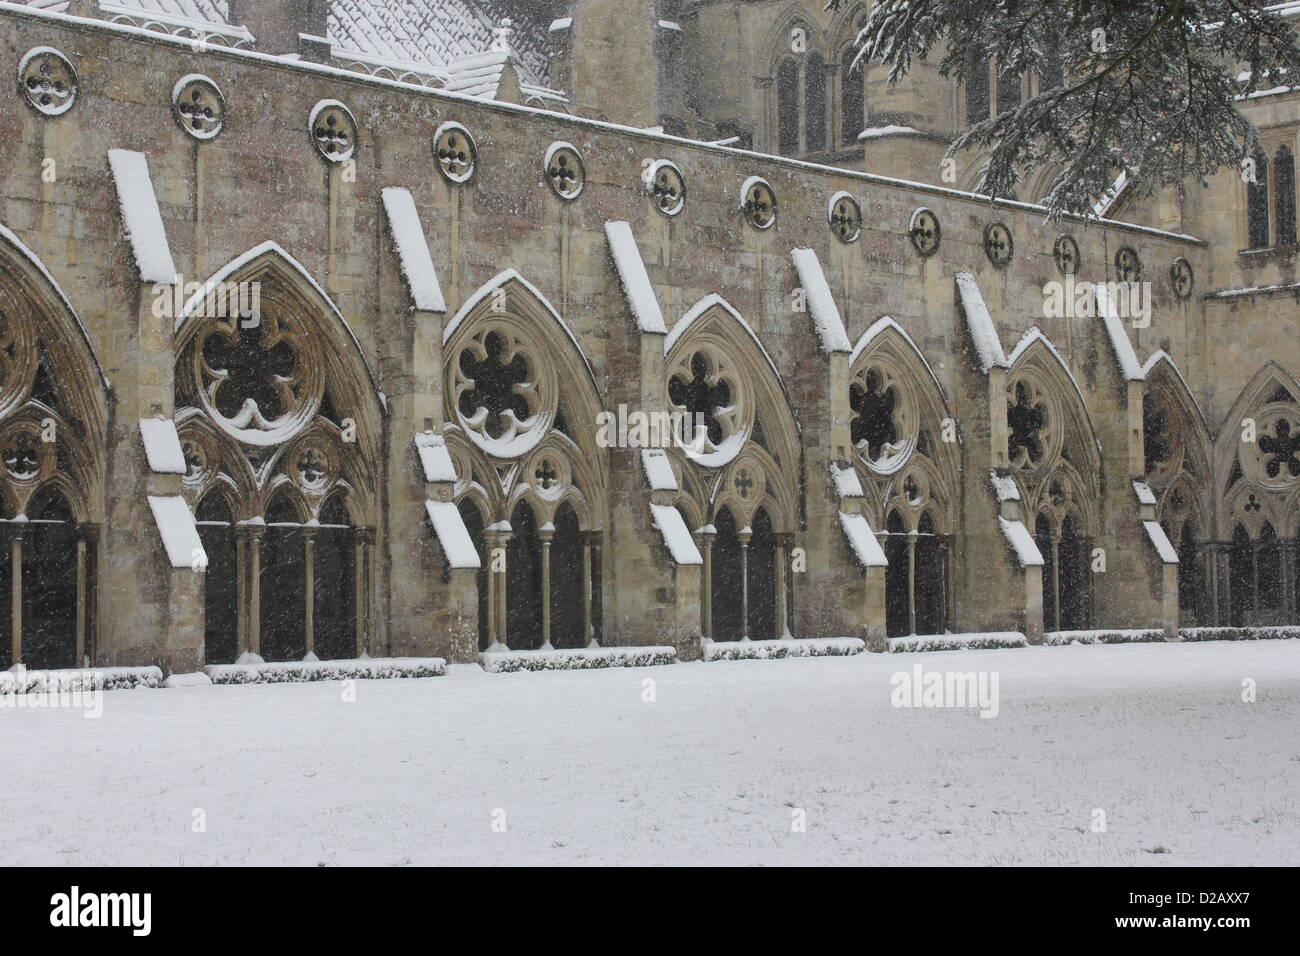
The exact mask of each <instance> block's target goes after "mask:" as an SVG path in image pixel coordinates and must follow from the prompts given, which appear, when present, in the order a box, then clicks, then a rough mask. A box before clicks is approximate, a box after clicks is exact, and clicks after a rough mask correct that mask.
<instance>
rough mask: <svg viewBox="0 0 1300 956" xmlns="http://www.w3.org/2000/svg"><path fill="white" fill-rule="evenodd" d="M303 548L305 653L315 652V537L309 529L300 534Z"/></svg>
mask: <svg viewBox="0 0 1300 956" xmlns="http://www.w3.org/2000/svg"><path fill="white" fill-rule="evenodd" d="M302 547H303V575H302V577H303V587H304V589H305V591H306V593H305V594H304V595H303V607H304V608H305V609H306V613H305V614H304V615H303V616H304V618H305V620H304V624H303V626H304V627H305V629H306V635H305V636H306V639H307V653H308V654H314V653H315V652H316V535H315V534H314V533H313V532H312V530H311V529H310V528H304V529H303V532H302Z"/></svg>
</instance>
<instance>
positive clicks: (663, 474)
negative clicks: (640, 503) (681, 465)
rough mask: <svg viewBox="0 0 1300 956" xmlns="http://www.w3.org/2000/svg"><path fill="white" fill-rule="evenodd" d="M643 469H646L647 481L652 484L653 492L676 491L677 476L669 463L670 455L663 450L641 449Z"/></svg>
mask: <svg viewBox="0 0 1300 956" xmlns="http://www.w3.org/2000/svg"><path fill="white" fill-rule="evenodd" d="M641 467H642V468H644V469H645V479H646V481H648V482H649V483H650V490H651V491H676V490H677V476H676V475H674V474H673V466H672V464H671V463H670V462H669V461H668V453H667V452H665V451H664V450H663V449H662V448H643V449H641Z"/></svg>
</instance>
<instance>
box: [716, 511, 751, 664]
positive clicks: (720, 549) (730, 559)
mask: <svg viewBox="0 0 1300 956" xmlns="http://www.w3.org/2000/svg"><path fill="white" fill-rule="evenodd" d="M713 526H714V527H715V528H716V529H717V532H718V533H717V536H716V537H714V539H713V556H712V566H713V568H712V570H713V582H712V594H713V602H712V606H713V639H714V640H715V641H738V640H740V638H741V637H743V636H744V624H743V615H742V613H741V611H742V609H741V600H742V595H741V589H742V588H743V587H744V581H743V580H742V577H741V572H740V537H739V535H738V534H737V531H738V529H737V527H736V519H735V517H733V516H732V514H731V509H730V508H726V507H724V508H723V509H722V510H721V511H719V512H718V514H717V516H716V517H715V518H714V519H713Z"/></svg>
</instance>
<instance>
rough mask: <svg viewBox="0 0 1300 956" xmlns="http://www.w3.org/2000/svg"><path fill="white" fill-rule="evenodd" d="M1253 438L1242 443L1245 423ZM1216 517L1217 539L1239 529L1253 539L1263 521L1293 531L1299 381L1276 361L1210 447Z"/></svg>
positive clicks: (1298, 488) (1299, 486) (1299, 467)
mask: <svg viewBox="0 0 1300 956" xmlns="http://www.w3.org/2000/svg"><path fill="white" fill-rule="evenodd" d="M1247 419H1250V420H1251V421H1252V422H1253V425H1254V428H1253V430H1254V433H1255V438H1256V440H1255V441H1254V442H1248V441H1245V440H1244V439H1243V433H1244V432H1245V431H1246V429H1247V425H1246V424H1245V422H1246V420H1247ZM1214 475H1215V487H1216V488H1217V489H1218V492H1219V500H1220V502H1221V505H1220V507H1219V509H1218V513H1217V515H1216V518H1217V531H1218V535H1219V538H1220V540H1224V541H1227V540H1229V539H1230V538H1231V536H1232V533H1233V529H1234V528H1235V527H1236V526H1237V525H1238V524H1240V525H1242V526H1243V527H1245V528H1246V530H1247V531H1248V532H1249V533H1250V534H1251V536H1252V538H1254V537H1256V536H1257V535H1258V534H1259V531H1260V530H1261V529H1262V527H1263V524H1264V522H1265V521H1267V522H1268V523H1269V524H1270V525H1271V526H1272V527H1273V529H1274V530H1276V531H1277V532H1278V533H1280V534H1285V533H1287V532H1288V531H1290V530H1291V529H1294V528H1295V527H1296V520H1295V516H1294V513H1293V511H1294V509H1293V508H1291V509H1290V510H1288V509H1289V506H1290V505H1294V503H1295V502H1296V501H1297V494H1298V493H1300V383H1298V382H1297V381H1296V379H1295V378H1294V377H1293V376H1292V375H1291V374H1290V373H1289V372H1287V371H1286V370H1285V369H1284V368H1282V367H1281V366H1280V365H1278V364H1277V363H1276V362H1269V363H1267V364H1266V365H1264V367H1263V368H1261V369H1260V370H1259V371H1258V372H1256V373H1255V376H1254V377H1253V378H1252V379H1251V380H1250V382H1249V383H1248V384H1247V385H1246V387H1245V388H1243V389H1242V391H1241V394H1240V395H1239V396H1238V398H1237V401H1236V402H1235V403H1233V406H1232V409H1231V411H1230V412H1229V413H1228V416H1227V418H1226V419H1225V420H1224V423H1223V426H1222V428H1221V429H1220V430H1219V436H1218V438H1217V439H1216V440H1215V443H1214Z"/></svg>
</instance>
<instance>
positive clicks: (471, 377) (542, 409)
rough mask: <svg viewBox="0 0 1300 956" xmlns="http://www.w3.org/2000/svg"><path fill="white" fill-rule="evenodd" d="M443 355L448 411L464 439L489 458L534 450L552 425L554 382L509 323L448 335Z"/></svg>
mask: <svg viewBox="0 0 1300 956" xmlns="http://www.w3.org/2000/svg"><path fill="white" fill-rule="evenodd" d="M447 354H448V355H449V356H454V358H453V360H452V361H451V362H450V365H451V375H450V378H451V381H450V382H449V383H448V385H449V393H450V396H451V407H452V408H453V409H454V411H455V414H456V420H457V422H459V424H460V427H461V428H462V429H464V431H465V434H466V435H467V436H468V437H469V439H470V441H472V442H473V443H474V444H475V445H477V446H478V447H479V448H481V449H482V450H483V451H485V452H486V453H487V454H489V455H491V456H492V457H494V458H518V457H520V456H521V455H526V454H527V453H528V452H530V451H532V450H533V449H534V448H536V447H537V445H538V444H539V443H540V442H541V440H542V439H543V438H545V437H546V435H547V433H548V432H550V430H551V424H552V423H553V422H554V421H555V414H556V409H557V408H558V407H559V383H558V382H557V381H556V378H555V371H554V369H553V368H552V367H550V366H549V365H547V363H545V362H539V361H537V359H536V358H535V357H534V353H533V352H532V351H531V350H530V349H529V348H528V347H527V345H526V343H525V341H524V339H523V337H522V335H521V334H520V332H519V331H518V330H517V329H516V328H515V327H514V326H513V324H511V323H509V322H485V323H481V324H479V325H477V326H475V327H474V328H473V330H472V331H471V330H467V331H465V332H463V333H460V334H458V335H456V336H454V337H453V339H452V341H451V342H449V343H448V349H447Z"/></svg>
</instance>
